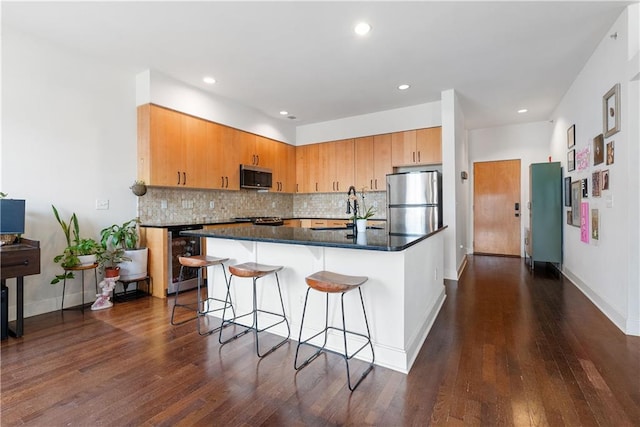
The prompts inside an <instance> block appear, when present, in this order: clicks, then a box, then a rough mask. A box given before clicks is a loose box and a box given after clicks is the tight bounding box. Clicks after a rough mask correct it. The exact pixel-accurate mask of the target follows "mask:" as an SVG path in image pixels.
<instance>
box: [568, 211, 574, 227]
mask: <svg viewBox="0 0 640 427" xmlns="http://www.w3.org/2000/svg"><path fill="white" fill-rule="evenodd" d="M567 225H573V212H572V211H571V209H569V210H568V211H567Z"/></svg>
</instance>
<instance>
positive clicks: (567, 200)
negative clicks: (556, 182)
mask: <svg viewBox="0 0 640 427" xmlns="http://www.w3.org/2000/svg"><path fill="white" fill-rule="evenodd" d="M564 205H565V206H566V207H571V177H570V176H568V177H566V178H565V179H564Z"/></svg>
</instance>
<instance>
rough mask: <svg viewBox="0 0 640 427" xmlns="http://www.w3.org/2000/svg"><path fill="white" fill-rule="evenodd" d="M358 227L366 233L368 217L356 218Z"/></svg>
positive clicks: (359, 230)
mask: <svg viewBox="0 0 640 427" xmlns="http://www.w3.org/2000/svg"><path fill="white" fill-rule="evenodd" d="M356 229H357V230H358V233H360V232H362V233H364V232H365V231H367V220H366V219H356Z"/></svg>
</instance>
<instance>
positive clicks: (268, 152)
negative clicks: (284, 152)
mask: <svg viewBox="0 0 640 427" xmlns="http://www.w3.org/2000/svg"><path fill="white" fill-rule="evenodd" d="M238 132H241V133H242V135H241V140H240V153H241V154H240V160H241V161H242V164H243V165H251V166H258V167H262V168H268V169H273V168H274V166H275V163H276V156H275V153H276V151H277V146H276V144H278V142H277V141H274V140H272V139H269V138H265V137H264V136H260V135H254V134H252V133H248V132H243V131H238Z"/></svg>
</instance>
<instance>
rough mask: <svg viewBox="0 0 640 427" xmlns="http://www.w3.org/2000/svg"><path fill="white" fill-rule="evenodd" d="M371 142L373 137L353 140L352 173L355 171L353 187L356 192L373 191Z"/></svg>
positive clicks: (373, 165)
mask: <svg viewBox="0 0 640 427" xmlns="http://www.w3.org/2000/svg"><path fill="white" fill-rule="evenodd" d="M373 140H374V137H372V136H367V137H364V138H356V139H355V140H354V152H355V160H354V171H355V179H354V182H355V187H356V188H357V189H358V190H361V189H362V188H366V189H368V190H370V191H371V190H374V189H375V188H374V185H375V183H374V182H373V180H374V178H373V176H374V168H375V164H374V162H375V159H374V154H373V144H374V143H373Z"/></svg>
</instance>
